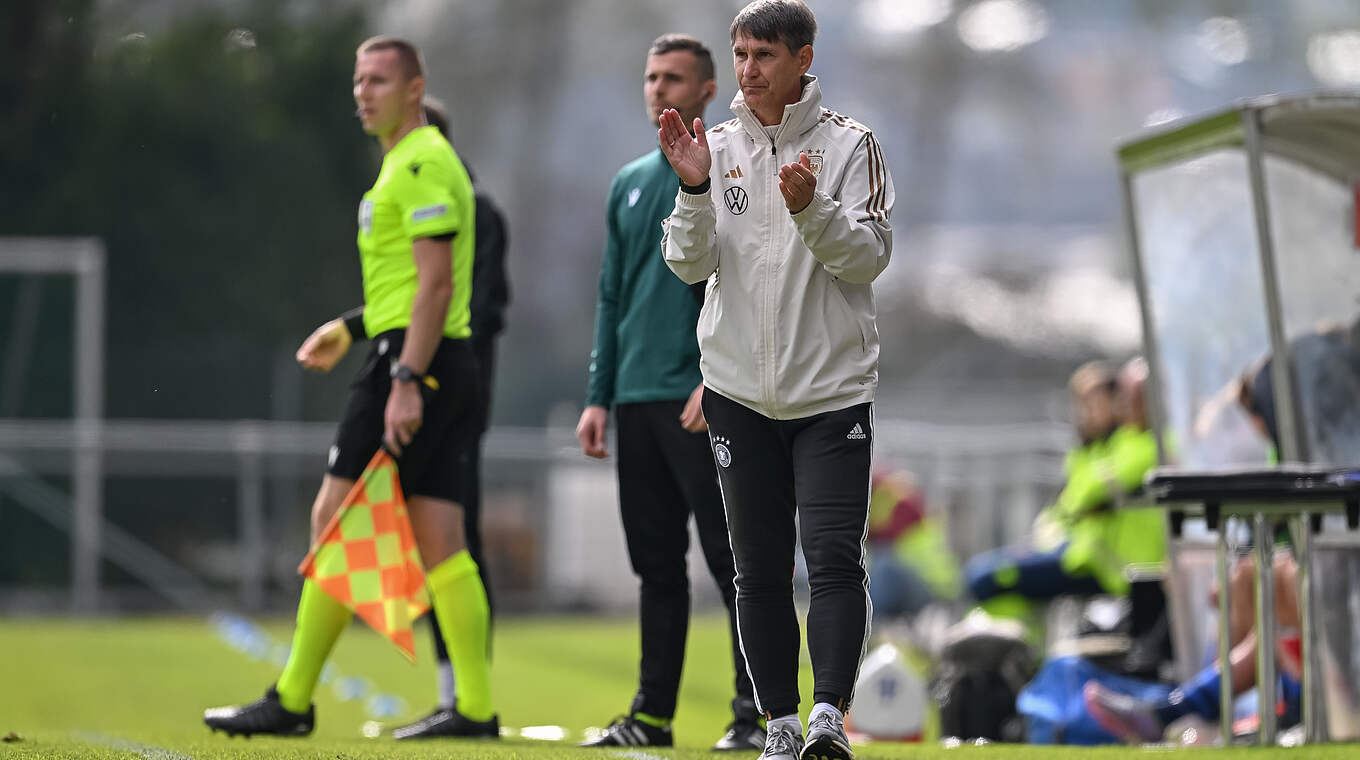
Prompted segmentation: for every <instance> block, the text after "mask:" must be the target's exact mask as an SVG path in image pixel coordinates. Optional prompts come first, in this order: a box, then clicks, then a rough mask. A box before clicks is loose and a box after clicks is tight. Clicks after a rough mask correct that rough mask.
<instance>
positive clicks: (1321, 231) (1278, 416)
mask: <svg viewBox="0 0 1360 760" xmlns="http://www.w3.org/2000/svg"><path fill="white" fill-rule="evenodd" d="M1117 155H1118V161H1119V169H1120V179H1121V185H1122V190H1123V202H1124V212H1125V213H1124V216H1125V223H1126V230H1127V235H1128V244H1129V245H1128V250H1129V254H1130V257H1131V263H1132V267H1133V273H1134V277H1135V280H1136V284H1137V290H1138V298H1139V305H1140V309H1141V312H1142V324H1143V335H1144V349H1145V353H1146V356H1147V359H1148V363H1149V368H1150V371H1151V379H1150V382H1149V413H1150V418H1151V424H1152V425H1153V428H1154V431H1155V432H1156V433H1157V437H1158V440H1159V444H1160V449H1161V451H1160V457H1161V464H1162V468H1159V470H1158V472H1157V473H1156V474H1155V475H1154V477H1153V478H1152V480H1151V481H1150V483H1151V485H1152V486H1153V487H1152V488H1151V489H1150V490H1151V491H1152V493H1153V495H1154V496H1156V497H1157V500H1158V501H1159V502H1161V503H1163V504H1164V505H1165V507H1166V508H1167V509H1168V510H1169V514H1170V515H1171V518H1172V519H1170V520H1169V521H1168V523H1169V525H1170V526H1171V531H1172V540H1171V542H1170V543H1169V547H1170V549H1169V551H1168V572H1167V576H1166V577H1167V578H1168V584H1167V586H1168V588H1167V591H1168V597H1169V598H1170V602H1171V605H1172V617H1173V629H1174V632H1175V640H1176V644H1177V659H1178V668H1179V670H1180V673H1179V674H1178V675H1179V676H1180V677H1182V678H1184V677H1186V676H1188V675H1189V674H1190V672H1191V671H1192V670H1193V669H1197V665H1198V664H1199V659H1198V658H1199V657H1201V656H1202V654H1203V651H1204V644H1205V643H1207V642H1210V641H1213V640H1215V639H1217V640H1218V641H1219V642H1220V646H1219V649H1220V651H1224V648H1223V647H1222V642H1223V641H1225V640H1226V637H1227V623H1226V620H1227V615H1228V610H1227V608H1226V602H1227V598H1228V596H1229V595H1228V594H1220V595H1219V596H1220V599H1221V600H1222V603H1221V606H1220V609H1219V610H1218V611H1217V615H1215V614H1214V611H1213V610H1210V609H1206V605H1207V602H1206V601H1205V594H1204V593H1203V592H1204V591H1205V590H1206V589H1207V585H1208V583H1209V582H1210V580H1211V578H1212V577H1213V576H1214V575H1215V574H1217V575H1218V576H1219V577H1222V576H1223V574H1224V573H1225V572H1226V571H1227V568H1228V563H1229V561H1230V560H1231V558H1232V555H1233V553H1234V551H1235V550H1237V549H1239V548H1240V545H1244V544H1246V543H1248V542H1250V543H1252V544H1253V548H1252V549H1251V550H1250V551H1251V554H1252V556H1253V557H1254V558H1255V561H1256V567H1257V573H1256V578H1257V587H1256V595H1257V600H1258V604H1257V605H1256V607H1257V619H1256V626H1257V628H1258V630H1259V632H1260V633H1261V638H1262V640H1266V641H1269V640H1273V639H1274V636H1273V634H1274V632H1275V619H1274V615H1273V599H1274V595H1273V594H1274V589H1273V588H1272V581H1271V573H1270V572H1260V569H1261V568H1262V567H1267V568H1268V567H1270V562H1271V559H1272V552H1273V551H1276V550H1278V548H1274V547H1272V543H1273V542H1272V541H1270V540H1264V541H1262V540H1257V538H1258V537H1260V536H1271V535H1273V534H1276V533H1277V531H1276V525H1277V524H1278V523H1286V524H1287V525H1288V537H1289V543H1290V545H1291V546H1290V551H1292V552H1293V555H1294V557H1295V558H1296V559H1297V560H1298V566H1299V572H1298V577H1299V589H1298V590H1299V600H1300V617H1301V624H1300V640H1301V648H1302V655H1301V661H1302V665H1303V689H1304V698H1303V723H1302V729H1303V730H1302V734H1303V737H1302V738H1303V740H1304V741H1306V742H1317V741H1355V740H1357V739H1360V622H1357V618H1360V537H1358V534H1357V532H1356V531H1355V530H1354V528H1355V527H1356V525H1355V523H1356V520H1357V514H1356V510H1357V509H1360V498H1358V497H1357V494H1358V493H1360V478H1356V477H1354V475H1355V471H1356V469H1357V468H1360V342H1357V341H1360V321H1357V318H1358V317H1360V202H1358V201H1360V93H1355V92H1350V93H1346V92H1318V93H1310V94H1305V95H1298V96H1290V97H1281V96H1267V97H1260V98H1253V99H1249V100H1244V101H1241V102H1238V103H1236V104H1234V105H1232V106H1231V107H1228V108H1225V109H1223V110H1221V111H1218V112H1216V113H1212V114H1209V115H1206V116H1203V117H1199V118H1192V119H1186V120H1182V121H1178V122H1174V123H1170V124H1166V125H1162V126H1160V127H1156V128H1153V129H1151V130H1149V131H1147V132H1145V133H1143V134H1141V135H1138V136H1137V137H1135V138H1133V139H1130V140H1128V141H1125V142H1123V143H1122V144H1121V145H1119V146H1118V149H1117ZM1267 359H1269V361H1266V360H1267ZM1244 388H1245V390H1244ZM1253 399H1254V400H1255V401H1256V402H1257V406H1256V407H1252V406H1251V402H1252V400H1253ZM1262 399H1268V400H1269V401H1270V402H1272V403H1270V404H1265V405H1262V404H1261V403H1260V402H1261V400H1262ZM1262 409H1264V410H1265V411H1264V413H1262ZM1253 412H1254V413H1253ZM1263 431H1264V432H1263ZM1272 437H1273V441H1272V440H1271V439H1272ZM1187 489H1188V490H1187ZM1187 515H1188V516H1190V519H1189V520H1188V521H1185V520H1184V518H1186V516H1187ZM1246 537H1250V538H1249V539H1247V538H1246ZM1260 600H1265V603H1264V604H1262V603H1259V602H1260ZM1215 617H1217V621H1215ZM1214 629H1217V631H1216V632H1215V630H1214ZM1260 652H1261V654H1262V656H1261V657H1260V658H1259V663H1258V669H1257V673H1258V683H1259V684H1260V689H1259V696H1260V703H1261V704H1272V703H1274V701H1275V696H1276V676H1277V671H1276V665H1277V663H1276V662H1275V661H1274V658H1273V654H1272V652H1273V647H1261V648H1260ZM1225 691H1228V689H1227V688H1225ZM1225 704H1226V703H1225ZM1227 714H1230V713H1225V715H1227ZM1224 724H1225V729H1224V732H1225V736H1227V735H1228V734H1229V732H1230V729H1229V726H1230V724H1231V721H1229V720H1225V721H1224ZM1259 731H1260V734H1259V735H1260V739H1261V741H1262V742H1263V743H1271V744H1273V743H1275V741H1276V739H1277V726H1276V721H1275V716H1274V712H1273V711H1270V710H1264V711H1261V720H1260V729H1259Z"/></svg>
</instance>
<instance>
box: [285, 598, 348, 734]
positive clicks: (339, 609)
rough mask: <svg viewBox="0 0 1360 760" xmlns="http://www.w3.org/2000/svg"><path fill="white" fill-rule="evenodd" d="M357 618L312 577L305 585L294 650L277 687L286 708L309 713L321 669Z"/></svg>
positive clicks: (299, 606)
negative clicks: (338, 641) (353, 620)
mask: <svg viewBox="0 0 1360 760" xmlns="http://www.w3.org/2000/svg"><path fill="white" fill-rule="evenodd" d="M353 618H354V613H353V612H350V611H349V609H348V608H347V607H345V605H343V604H341V603H339V602H337V601H335V599H333V598H332V597H331V596H330V595H329V594H327V593H326V592H324V591H322V590H321V588H320V587H319V586H317V585H316V583H314V582H313V581H312V579H311V578H308V579H307V580H306V581H304V582H303V584H302V599H301V600H300V601H299V602H298V611H297V629H296V630H294V631H293V648H292V649H291V650H290V651H289V652H288V663H287V664H285V665H284V666H283V673H282V674H280V675H279V682H278V684H277V686H276V688H277V689H278V690H279V704H281V705H283V709H285V710H288V711H290V712H295V713H305V712H307V709H308V708H309V707H311V706H312V692H313V691H315V690H316V682H317V679H319V678H320V677H321V668H322V667H324V666H325V664H326V658H328V657H330V656H331V649H332V648H333V647H334V646H335V641H336V639H339V638H340V632H341V631H343V630H345V626H347V625H349V621H350V620H351V619H353Z"/></svg>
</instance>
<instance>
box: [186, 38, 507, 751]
mask: <svg viewBox="0 0 1360 760" xmlns="http://www.w3.org/2000/svg"><path fill="white" fill-rule="evenodd" d="M424 91H425V78H424V70H423V67H422V65H421V60H420V54H419V53H418V52H417V51H416V49H415V47H414V46H412V45H411V44H410V43H409V42H406V41H404V40H399V39H394V38H391V37H375V38H373V39H370V40H368V41H366V42H365V43H363V44H362V45H361V46H360V47H359V49H358V51H357V53H356V56H355V65H354V100H355V104H356V105H357V106H358V109H357V115H358V116H359V119H360V121H361V122H362V123H363V127H364V131H365V132H367V133H368V134H370V135H373V136H374V137H376V138H377V139H378V142H379V143H380V144H381V145H382V149H383V153H384V158H383V163H382V169H381V170H380V171H379V173H378V178H377V181H376V182H375V183H374V184H373V187H372V189H370V190H369V191H368V192H367V193H365V194H364V198H363V202H362V203H361V204H360V206H359V218H358V224H359V234H358V245H359V260H360V264H361V265H362V268H363V281H364V310H363V330H364V333H365V334H366V335H369V336H372V338H373V344H372V349H371V350H370V351H369V354H368V358H367V360H366V361H365V363H364V366H363V368H362V369H361V370H360V372H359V375H358V377H357V378H355V380H354V383H353V385H352V387H351V389H352V392H351V395H350V400H349V404H348V406H347V408H346V409H345V414H344V418H343V420H342V421H341V423H340V429H339V432H338V433H337V435H336V442H335V445H334V446H332V447H331V451H330V460H329V466H328V469H327V473H326V475H325V476H324V478H323V479H322V483H321V489H320V491H319V492H318V493H317V497H316V501H315V503H314V504H313V507H312V541H313V542H315V541H316V539H317V537H318V534H319V533H320V531H321V530H322V529H323V528H324V527H325V526H326V525H327V524H328V523H329V522H330V519H331V517H332V515H334V513H335V511H336V510H337V509H338V508H339V506H340V503H341V501H342V500H343V499H344V497H345V495H346V494H347V493H348V492H349V490H350V488H351V486H353V485H354V482H355V481H356V480H357V479H358V478H359V476H360V475H361V474H362V472H363V469H364V466H365V465H366V464H367V463H368V461H369V459H371V458H372V456H373V455H374V453H375V452H376V451H377V450H378V447H379V446H380V445H382V444H383V443H384V442H385V443H386V445H387V447H388V448H389V449H390V450H391V451H392V452H393V453H394V454H395V455H396V456H397V457H398V468H399V471H400V475H401V484H402V490H403V491H404V492H405V494H406V497H407V506H408V511H409V513H410V517H411V527H412V529H413V531H414V533H415V539H416V545H417V547H418V549H419V551H420V556H421V559H422V561H423V563H424V565H425V567H426V568H427V572H426V580H427V584H428V587H429V590H430V597H431V601H432V604H433V606H434V608H435V610H436V612H437V613H438V615H439V618H440V620H441V621H442V622H443V624H444V625H443V631H444V637H445V644H446V645H447V647H448V651H449V655H450V659H451V660H452V661H453V669H454V673H455V677H456V679H457V682H458V695H459V699H458V706H457V709H456V711H455V721H456V723H457V725H456V727H455V730H453V731H450V732H449V733H452V734H455V735H460V736H476V737H483V738H495V737H497V736H499V733H500V732H499V726H498V721H497V717H496V715H495V712H494V710H493V709H492V702H491V686H490V674H489V668H488V665H487V635H488V634H487V630H488V608H487V600H486V590H485V588H484V586H483V585H482V581H481V579H480V578H479V577H478V573H477V563H476V562H475V561H473V559H472V557H471V556H470V555H469V553H468V551H467V548H466V539H465V537H464V535H463V517H462V508H461V507H460V506H459V504H458V503H457V500H456V495H457V494H458V493H459V492H460V489H461V484H460V483H459V478H460V468H458V467H453V466H450V463H451V462H454V461H456V458H457V456H458V454H459V452H460V451H461V450H462V447H463V445H464V439H465V438H467V437H468V436H469V435H471V434H474V433H475V430H474V429H473V428H474V422H473V420H472V416H471V410H472V403H471V402H472V400H473V399H474V398H475V394H476V391H477V388H476V384H477V377H478V375H477V365H476V359H475V357H474V355H473V353H472V349H471V346H470V343H469V340H468V338H469V336H470V334H471V331H470V328H469V320H470V317H469V310H468V303H469V295H470V284H471V277H472V258H473V238H474V229H473V228H474V216H473V214H474V202H473V193H472V183H471V182H470V181H469V179H468V175H467V171H466V170H465V169H464V168H463V165H462V163H461V162H460V161H459V159H458V156H457V155H455V153H454V152H453V148H451V147H450V146H449V143H448V142H447V141H446V140H445V139H444V138H443V137H442V136H441V135H440V134H439V131H438V130H437V129H435V128H434V127H431V126H427V125H426V124H425V117H424V111H423V109H422V106H421V98H422V96H423V95H424ZM352 340H353V336H352V335H351V331H350V329H349V328H348V327H347V326H346V324H345V320H343V319H337V320H333V321H331V322H328V323H326V324H325V325H322V326H321V327H320V328H318V329H317V330H316V331H315V332H314V333H312V335H311V336H310V337H308V339H307V340H306V342H304V343H303V345H302V347H301V348H300V349H299V350H298V361H299V362H300V363H301V364H302V365H303V366H304V367H306V368H308V369H314V370H318V371H323V372H324V371H327V370H329V369H331V368H332V367H334V366H335V363H336V362H337V361H339V360H340V358H341V357H342V356H343V355H344V354H345V352H346V351H347V350H348V349H349V346H350V344H351V342H352ZM351 617H352V613H351V612H350V611H349V609H347V608H346V607H345V606H343V605H342V604H340V602H338V601H336V600H335V599H333V598H331V597H330V596H328V595H327V594H325V593H324V592H322V591H321V590H320V588H319V587H317V586H316V584H315V583H313V582H312V581H311V580H307V581H306V582H304V584H303V588H302V599H301V601H300V602H299V604H298V615H297V629H296V632H295V633H294V637H293V647H292V650H291V651H290V653H289V656H288V662H287V664H286V665H285V666H284V669H283V673H282V674H281V675H280V676H279V679H278V682H277V683H276V684H275V685H274V686H271V687H270V688H269V690H268V691H267V692H266V693H265V696H264V697H262V698H261V699H259V700H257V701H255V702H252V703H250V704H247V705H242V706H238V707H222V708H216V709H211V710H208V711H206V712H205V713H204V722H206V723H207V724H208V726H210V727H211V728H213V729H221V730H223V731H225V732H227V733H228V734H243V735H250V734H286V735H304V734H308V733H310V732H311V730H312V727H313V725H314V722H315V717H314V715H315V713H314V708H313V706H312V702H311V700H312V692H313V690H314V689H315V687H316V683H317V680H318V678H319V677H320V674H321V669H322V667H323V666H324V665H325V662H326V659H327V657H328V656H329V655H330V651H331V648H332V647H333V646H334V645H335V641H336V639H338V638H339V636H340V632H341V631H343V630H344V628H345V626H346V625H347V624H348V623H349V621H350V619H351Z"/></svg>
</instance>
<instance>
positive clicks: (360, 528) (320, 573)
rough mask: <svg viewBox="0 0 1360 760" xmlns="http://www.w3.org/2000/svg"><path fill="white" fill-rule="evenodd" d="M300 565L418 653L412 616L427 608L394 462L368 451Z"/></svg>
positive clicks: (410, 655) (412, 655)
mask: <svg viewBox="0 0 1360 760" xmlns="http://www.w3.org/2000/svg"><path fill="white" fill-rule="evenodd" d="M298 572H299V573H301V574H302V575H305V576H307V577H308V578H311V579H312V580H313V581H314V582H315V583H316V584H317V585H318V586H320V587H321V590H322V591H325V592H326V593H327V594H330V595H331V596H332V597H334V598H335V599H336V601H338V602H340V603H341V604H343V605H345V606H346V607H348V608H350V609H351V610H353V611H354V614H356V615H358V616H359V617H360V618H363V620H364V622H366V623H368V624H369V625H370V626H372V627H373V630H375V631H377V632H378V633H381V634H382V635H384V636H386V637H387V638H388V639H390V640H391V641H392V643H393V644H396V645H397V649H400V650H401V652H402V654H404V655H406V658H407V659H408V660H410V661H411V662H415V659H416V647H415V637H414V636H413V635H412V633H411V623H412V622H414V621H415V620H416V618H419V617H420V616H421V615H423V614H425V611H426V610H428V609H429V608H430V598H429V595H428V594H427V593H426V591H425V571H424V569H423V568H422V567H421V565H420V553H419V552H418V551H417V550H416V541H415V536H414V535H412V533H411V520H410V518H409V517H408V516H407V514H406V499H405V498H404V497H403V496H402V493H401V481H400V480H399V479H398V477H397V463H396V462H394V461H393V460H392V457H390V456H388V455H387V453H386V452H384V451H382V450H379V451H378V453H377V454H375V455H374V456H373V459H372V461H370V462H369V463H368V467H367V468H365V469H364V474H363V475H361V476H360V477H359V481H358V482H357V483H355V484H354V488H352V489H350V492H349V495H348V496H346V497H345V500H344V501H343V502H341V504H340V509H338V510H336V513H335V516H334V517H332V518H331V522H330V524H329V525H327V526H326V530H325V531H324V532H322V534H321V539H320V540H319V541H317V544H316V546H314V547H312V551H311V552H310V553H309V554H308V555H307V558H306V559H304V560H302V565H301V566H299V567H298Z"/></svg>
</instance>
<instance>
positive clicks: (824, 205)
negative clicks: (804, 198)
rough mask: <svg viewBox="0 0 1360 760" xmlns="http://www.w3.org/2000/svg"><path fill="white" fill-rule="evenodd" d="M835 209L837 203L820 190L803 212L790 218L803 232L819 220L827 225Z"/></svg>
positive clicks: (814, 194)
mask: <svg viewBox="0 0 1360 760" xmlns="http://www.w3.org/2000/svg"><path fill="white" fill-rule="evenodd" d="M835 208H836V202H835V201H834V200H832V199H831V196H829V195H827V194H826V193H824V192H822V191H821V190H818V191H816V192H815V193H813V195H812V200H811V201H809V202H808V205H807V206H806V207H804V208H803V210H802V211H799V212H798V213H796V214H790V216H792V217H793V223H794V224H796V225H798V228H799V229H800V230H801V229H804V228H806V227H808V226H809V225H812V224H813V223H814V222H815V221H816V220H819V219H820V220H821V221H822V223H823V224H825V223H826V219H828V218H829V217H830V216H831V212H832V211H834V210H835Z"/></svg>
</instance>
